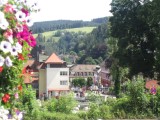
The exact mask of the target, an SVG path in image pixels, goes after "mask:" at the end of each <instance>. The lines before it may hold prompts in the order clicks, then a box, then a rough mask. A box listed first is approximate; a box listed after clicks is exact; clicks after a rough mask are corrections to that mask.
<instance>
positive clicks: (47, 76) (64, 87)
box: [39, 53, 69, 97]
mask: <svg viewBox="0 0 160 120" xmlns="http://www.w3.org/2000/svg"><path fill="white" fill-rule="evenodd" d="M67 91H69V68H68V67H67V65H66V62H65V61H63V60H61V59H60V58H59V57H58V56H57V55H56V54H55V53H53V54H51V55H50V56H49V57H48V58H47V59H46V60H45V61H44V62H43V63H42V64H41V65H40V67H39V97H42V96H43V95H45V96H47V97H51V96H57V95H58V94H60V93H61V92H67Z"/></svg>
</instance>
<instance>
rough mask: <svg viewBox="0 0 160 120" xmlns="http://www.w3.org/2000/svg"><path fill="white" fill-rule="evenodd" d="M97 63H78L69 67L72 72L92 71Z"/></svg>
mask: <svg viewBox="0 0 160 120" xmlns="http://www.w3.org/2000/svg"><path fill="white" fill-rule="evenodd" d="M96 67H97V65H88V64H86V65H85V64H78V65H75V66H73V67H71V71H74V72H94V70H95V69H96Z"/></svg>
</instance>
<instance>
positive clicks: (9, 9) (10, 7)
mask: <svg viewBox="0 0 160 120" xmlns="http://www.w3.org/2000/svg"><path fill="white" fill-rule="evenodd" d="M4 12H10V13H13V12H14V9H13V6H12V5H11V4H6V5H5V7H4Z"/></svg>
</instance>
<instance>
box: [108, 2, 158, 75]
mask: <svg viewBox="0 0 160 120" xmlns="http://www.w3.org/2000/svg"><path fill="white" fill-rule="evenodd" d="M156 3H157V4H159V2H158V0H153V1H149V0H143V1H142V0H134V1H133V0H121V1H120V0H113V1H112V3H111V6H112V9H111V12H112V14H113V16H112V17H111V18H110V22H111V36H112V37H114V38H117V39H118V44H117V45H118V50H117V52H116V53H115V57H116V58H117V59H118V61H119V63H118V64H119V65H120V66H121V67H129V68H130V72H129V73H130V76H133V75H136V74H138V73H140V72H142V73H143V74H144V76H147V77H153V76H154V72H155V71H157V70H156V69H158V68H159V63H158V61H159V58H158V56H159V50H160V47H159V44H157V43H159V38H160V36H159V35H160V29H159V23H158V21H159V18H158V17H157V15H158V14H155V11H156V12H157V11H158V10H157V9H159V8H158V7H156ZM154 6H155V7H154ZM152 12H154V13H152ZM157 20H158V21H157ZM152 21H154V22H152Z"/></svg>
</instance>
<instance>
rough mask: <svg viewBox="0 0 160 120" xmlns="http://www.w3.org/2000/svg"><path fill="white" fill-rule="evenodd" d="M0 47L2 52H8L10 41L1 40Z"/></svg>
mask: <svg viewBox="0 0 160 120" xmlns="http://www.w3.org/2000/svg"><path fill="white" fill-rule="evenodd" d="M0 49H1V50H2V51H3V52H4V53H7V52H10V50H11V43H10V42H7V41H2V42H1V44H0Z"/></svg>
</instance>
